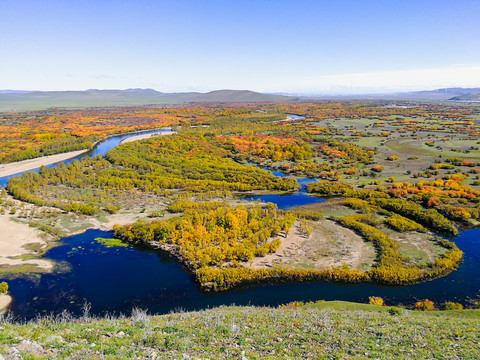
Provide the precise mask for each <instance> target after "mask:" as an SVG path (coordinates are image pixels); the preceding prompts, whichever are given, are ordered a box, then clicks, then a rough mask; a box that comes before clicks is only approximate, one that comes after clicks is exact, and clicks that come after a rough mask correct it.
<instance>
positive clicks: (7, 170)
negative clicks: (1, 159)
mask: <svg viewBox="0 0 480 360" xmlns="http://www.w3.org/2000/svg"><path fill="white" fill-rule="evenodd" d="M91 150H92V149H85V150H77V151H70V152H66V153H61V154H55V155H48V156H42V157H38V158H34V159H28V160H21V161H15V162H12V163H8V164H1V165H0V178H2V177H5V176H10V175H16V174H19V173H22V172H25V171H29V170H33V169H37V168H39V167H41V166H47V165H52V164H55V163H58V162H61V161H65V160H68V159H71V158H74V157H77V156H80V155H82V154H86V153H88V152H89V151H91Z"/></svg>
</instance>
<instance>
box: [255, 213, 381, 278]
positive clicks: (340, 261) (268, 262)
mask: <svg viewBox="0 0 480 360" xmlns="http://www.w3.org/2000/svg"><path fill="white" fill-rule="evenodd" d="M310 226H311V228H312V231H311V234H310V236H308V237H307V236H306V235H305V234H304V233H303V232H301V231H300V223H299V222H295V224H294V225H293V226H292V228H291V229H290V233H289V234H288V235H287V237H286V238H285V239H282V244H281V245H280V247H279V248H278V250H277V251H276V252H275V253H274V254H268V255H266V256H265V257H262V258H254V260H253V261H252V262H251V264H248V265H246V266H251V267H252V268H257V269H258V268H267V267H272V266H280V267H287V268H294V269H315V270H324V269H329V268H334V267H341V266H344V264H346V265H347V266H348V267H349V268H350V269H357V270H362V271H365V270H368V269H369V268H371V266H372V265H373V262H374V260H375V257H376V254H375V250H374V248H373V246H372V245H371V244H369V243H365V242H364V241H363V239H362V238H361V237H360V236H358V235H357V234H355V233H354V232H353V231H352V230H350V229H347V228H344V227H342V226H340V225H338V224H336V223H335V222H333V221H331V220H320V221H318V222H310Z"/></svg>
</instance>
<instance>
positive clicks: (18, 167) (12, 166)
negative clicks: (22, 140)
mask: <svg viewBox="0 0 480 360" xmlns="http://www.w3.org/2000/svg"><path fill="white" fill-rule="evenodd" d="M160 129H162V130H161V131H158V132H157V133H153V134H142V132H149V131H152V130H155V129H150V130H143V131H140V132H137V133H138V134H139V135H137V136H132V137H129V138H127V139H124V140H122V141H121V142H120V144H123V143H126V142H131V141H137V140H142V139H147V138H149V137H152V136H160V135H170V134H176V132H175V131H172V128H171V127H163V128H160ZM129 134H131V133H125V134H112V135H110V136H107V137H106V138H103V139H102V140H99V141H96V142H95V143H94V144H93V145H92V147H91V148H90V149H82V150H77V151H69V152H66V153H60V154H54V155H48V156H41V157H38V158H34V159H27V160H21V161H15V162H11V163H8V164H0V178H3V177H6V176H11V175H16V174H19V173H22V172H25V171H30V170H34V169H37V168H39V167H41V166H47V165H52V164H56V163H58V162H61V161H65V160H69V159H72V158H75V157H77V156H80V155H83V154H87V153H88V152H90V151H92V150H93V149H94V148H95V146H97V145H98V144H99V143H101V142H103V141H105V140H107V139H109V138H112V137H116V136H123V135H129Z"/></svg>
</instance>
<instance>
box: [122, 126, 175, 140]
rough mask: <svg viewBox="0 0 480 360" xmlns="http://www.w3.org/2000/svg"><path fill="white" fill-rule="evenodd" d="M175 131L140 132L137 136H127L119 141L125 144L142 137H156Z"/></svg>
mask: <svg viewBox="0 0 480 360" xmlns="http://www.w3.org/2000/svg"><path fill="white" fill-rule="evenodd" d="M165 130H168V129H165ZM176 133H177V132H176V131H159V132H156V133H151V134H140V135H137V136H132V137H129V138H127V139H123V140H122V141H121V142H120V144H125V143H128V142H132V141H138V140H143V139H150V138H152V137H156V136H163V135H172V134H176Z"/></svg>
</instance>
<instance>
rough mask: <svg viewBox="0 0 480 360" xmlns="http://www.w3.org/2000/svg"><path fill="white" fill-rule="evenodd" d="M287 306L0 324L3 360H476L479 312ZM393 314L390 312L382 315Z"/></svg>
mask: <svg viewBox="0 0 480 360" xmlns="http://www.w3.org/2000/svg"><path fill="white" fill-rule="evenodd" d="M290 307H291V308H289V307H287V308H278V309H275V308H262V307H220V308H216V309H211V310H205V311H199V312H189V313H184V312H181V311H180V312H175V313H171V314H167V315H160V316H148V315H147V314H146V312H144V311H142V310H138V309H135V310H134V311H133V312H132V314H131V316H128V317H124V316H120V317H117V316H107V317H105V318H92V317H90V316H89V314H88V306H87V307H86V311H85V314H84V316H83V317H82V318H79V319H71V318H70V317H69V315H68V314H67V313H64V314H62V315H60V316H57V317H47V318H39V319H38V320H36V321H32V322H30V323H27V324H14V323H11V322H9V321H8V320H4V321H3V323H2V325H1V331H0V344H1V345H0V353H1V354H3V355H4V357H5V358H6V359H10V358H13V356H14V355H15V356H18V355H21V356H22V357H23V358H24V359H87V358H88V359H207V358H208V359H420V358H427V359H477V358H478V342H479V336H480V333H479V332H480V330H479V329H480V310H462V311H430V312H420V311H412V310H405V309H399V310H397V311H395V312H392V311H391V310H390V308H389V307H382V306H376V305H366V304H354V303H348V302H342V301H333V302H319V303H316V304H312V305H306V306H300V307H295V306H290ZM390 312H392V314H393V315H391V314H390ZM16 354H18V355H16Z"/></svg>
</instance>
